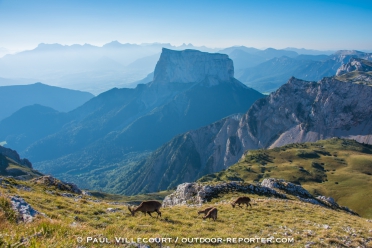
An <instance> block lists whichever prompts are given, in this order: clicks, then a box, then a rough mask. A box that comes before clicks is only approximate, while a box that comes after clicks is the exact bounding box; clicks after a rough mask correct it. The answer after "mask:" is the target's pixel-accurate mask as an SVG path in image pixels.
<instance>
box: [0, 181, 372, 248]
mask: <svg viewBox="0 0 372 248" xmlns="http://www.w3.org/2000/svg"><path fill="white" fill-rule="evenodd" d="M16 182H17V183H18V182H19V181H16ZM19 183H20V184H23V185H24V186H29V187H32V190H31V191H23V190H18V189H16V188H15V187H8V188H7V189H3V188H1V187H0V193H1V195H2V197H3V198H4V197H6V196H8V195H14V194H17V195H20V196H21V197H23V198H24V199H25V200H26V201H27V202H28V203H30V204H31V205H32V206H33V207H34V208H35V209H36V210H38V211H39V212H42V213H45V214H46V216H47V217H43V216H41V215H39V216H38V217H37V218H36V219H35V220H34V221H33V222H32V223H27V224H23V223H19V224H17V223H15V222H12V221H10V220H8V219H7V218H5V217H4V211H0V220H1V222H0V228H1V229H0V230H1V231H0V235H1V236H0V237H1V238H0V244H1V242H2V244H3V246H5V247H6V245H7V244H8V245H15V246H16V245H17V244H18V245H19V244H20V243H21V241H24V242H23V243H22V245H23V246H25V247H28V246H29V247H78V246H79V245H83V246H84V247H116V246H115V245H114V243H115V237H116V238H127V239H128V240H130V239H133V240H134V241H137V238H157V237H158V238H171V239H172V240H171V243H168V244H163V245H164V246H166V245H169V246H170V247H175V246H176V247H188V246H190V244H186V243H182V242H181V241H182V238H198V237H199V238H213V237H215V238H217V237H218V238H222V239H227V238H246V237H249V238H255V237H259V238H269V237H275V238H293V240H294V243H291V244H286V246H292V247H303V246H304V245H305V244H306V243H307V242H314V243H315V246H314V247H322V246H329V245H331V244H333V245H336V246H337V244H338V243H340V244H344V241H343V238H344V237H348V238H349V239H350V242H351V244H353V245H354V246H358V245H359V244H360V242H362V240H363V239H366V238H368V237H369V236H371V234H370V233H369V230H371V229H372V223H370V222H368V221H366V219H364V218H360V217H357V216H352V215H349V214H346V213H343V212H336V211H333V210H329V209H325V208H322V207H319V206H316V205H311V204H307V203H303V202H299V201H293V200H279V199H271V198H265V197H261V196H257V195H251V194H249V195H248V196H249V197H251V198H252V208H251V207H248V208H246V207H245V206H244V207H242V208H239V207H237V208H232V207H231V205H230V203H229V201H231V200H232V199H234V198H235V197H237V196H238V195H239V194H237V193H229V194H226V195H221V197H220V198H218V199H213V200H212V202H210V203H207V204H205V205H204V206H192V207H191V206H190V207H188V206H175V207H167V208H162V209H161V211H162V218H155V217H154V218H151V217H150V216H148V215H147V216H145V215H144V214H142V213H136V215H135V216H134V217H133V216H131V214H130V213H129V211H128V210H127V207H126V206H125V205H120V204H117V203H115V204H114V202H111V201H106V200H104V201H100V202H96V201H97V199H96V198H92V197H88V196H84V197H83V198H77V197H76V198H68V197H62V196H58V193H61V192H58V191H55V193H56V194H50V193H45V187H42V186H39V185H32V184H30V183H28V182H19ZM4 199H5V198H4ZM209 206H214V207H217V209H218V218H217V220H216V221H213V220H211V219H207V220H203V219H202V215H200V216H198V214H197V211H198V210H201V209H203V208H205V207H209ZM108 208H113V209H119V210H118V211H117V212H108V211H107V209H108ZM155 216H156V215H155ZM79 237H82V238H83V242H82V243H78V242H77V239H78V238H79ZM87 237H92V240H94V238H96V240H97V241H98V240H101V241H105V240H106V238H107V240H108V241H109V242H111V244H101V245H100V244H96V243H94V244H93V243H92V242H90V243H86V239H87ZM177 237H178V243H177V244H175V243H174V242H175V240H176V239H177ZM277 245H278V246H281V245H280V244H277ZM212 246H214V245H212V244H199V243H197V244H193V245H192V247H212ZM257 246H260V247H266V246H270V247H271V246H272V245H267V244H266V245H265V244H261V243H260V244H257ZM0 247H1V245H0ZM151 247H159V246H157V245H155V244H152V245H151ZM218 247H247V245H246V244H227V243H226V241H225V242H223V243H222V244H220V245H218Z"/></svg>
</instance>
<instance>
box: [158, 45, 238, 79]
mask: <svg viewBox="0 0 372 248" xmlns="http://www.w3.org/2000/svg"><path fill="white" fill-rule="evenodd" d="M233 77H234V66H233V61H232V60H231V59H230V58H229V57H228V56H227V55H226V54H219V53H214V54H208V56H206V54H205V53H201V52H199V51H197V50H184V51H173V50H170V49H166V48H163V50H162V54H161V56H160V59H159V61H158V63H157V64H156V67H155V72H154V80H153V83H163V84H164V83H198V82H202V81H204V80H205V79H206V78H212V79H214V80H216V83H218V82H221V81H222V82H224V81H230V80H231V79H232V78H233Z"/></svg>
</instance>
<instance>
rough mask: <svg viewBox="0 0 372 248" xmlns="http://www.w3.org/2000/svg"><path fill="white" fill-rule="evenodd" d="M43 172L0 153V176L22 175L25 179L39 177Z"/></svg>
mask: <svg viewBox="0 0 372 248" xmlns="http://www.w3.org/2000/svg"><path fill="white" fill-rule="evenodd" d="M42 175H43V174H41V173H40V172H38V171H36V170H33V169H31V168H29V167H27V166H24V165H20V164H18V163H17V162H15V161H14V160H12V159H10V158H8V157H5V156H3V155H1V154H0V176H13V177H17V176H23V177H25V178H27V179H31V178H34V177H40V176H42Z"/></svg>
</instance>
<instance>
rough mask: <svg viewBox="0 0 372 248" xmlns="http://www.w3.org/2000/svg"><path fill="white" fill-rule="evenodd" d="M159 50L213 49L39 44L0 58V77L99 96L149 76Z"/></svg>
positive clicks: (211, 50) (118, 44)
mask: <svg viewBox="0 0 372 248" xmlns="http://www.w3.org/2000/svg"><path fill="white" fill-rule="evenodd" d="M163 47H165V48H170V49H176V50H183V49H189V48H193V49H199V50H202V51H208V52H213V51H215V50H216V49H211V48H207V47H195V46H193V45H191V44H188V45H186V44H182V45H181V46H178V47H175V46H172V45H171V44H166V43H152V44H141V45H137V44H121V43H119V42H117V41H113V42H110V43H108V44H105V45H103V46H102V47H97V46H93V45H89V44H84V45H71V46H65V45H60V44H43V43H42V44H39V45H38V47H36V48H35V49H33V50H29V51H23V52H19V53H17V54H12V55H5V56H4V57H2V58H0V77H1V78H4V80H5V79H7V80H14V81H16V83H17V82H18V81H17V80H18V79H19V78H22V79H23V80H28V79H35V80H36V81H34V82H37V81H39V82H43V83H47V84H50V85H56V86H61V87H65V88H70V89H76V90H83V91H88V92H91V93H94V94H99V93H102V92H104V91H106V90H109V89H111V88H114V87H124V86H127V85H129V84H130V83H132V82H135V81H138V80H140V79H142V78H143V77H145V76H146V75H147V74H149V73H151V72H152V71H153V69H154V66H155V64H156V61H157V59H158V58H159V57H158V55H159V54H160V52H161V49H162V48H163ZM157 54H158V55H157ZM146 57H150V65H149V63H148V62H147V65H146V62H145V63H143V60H146V59H147V58H146ZM151 58H154V59H151ZM137 60H139V61H138V62H136V61H137ZM18 84H20V82H18ZM134 86H135V85H134Z"/></svg>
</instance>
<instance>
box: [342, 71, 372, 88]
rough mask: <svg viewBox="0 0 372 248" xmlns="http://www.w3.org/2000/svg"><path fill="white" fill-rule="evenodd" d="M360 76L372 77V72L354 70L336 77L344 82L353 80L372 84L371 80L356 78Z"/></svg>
mask: <svg viewBox="0 0 372 248" xmlns="http://www.w3.org/2000/svg"><path fill="white" fill-rule="evenodd" d="M359 76H364V77H367V78H368V77H369V78H371V77H372V72H371V71H369V72H361V71H353V72H349V73H346V74H344V75H341V76H336V79H337V80H340V81H343V82H350V81H353V82H354V83H357V84H365V85H372V83H371V82H366V81H364V80H362V81H360V80H356V78H357V77H359Z"/></svg>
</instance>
